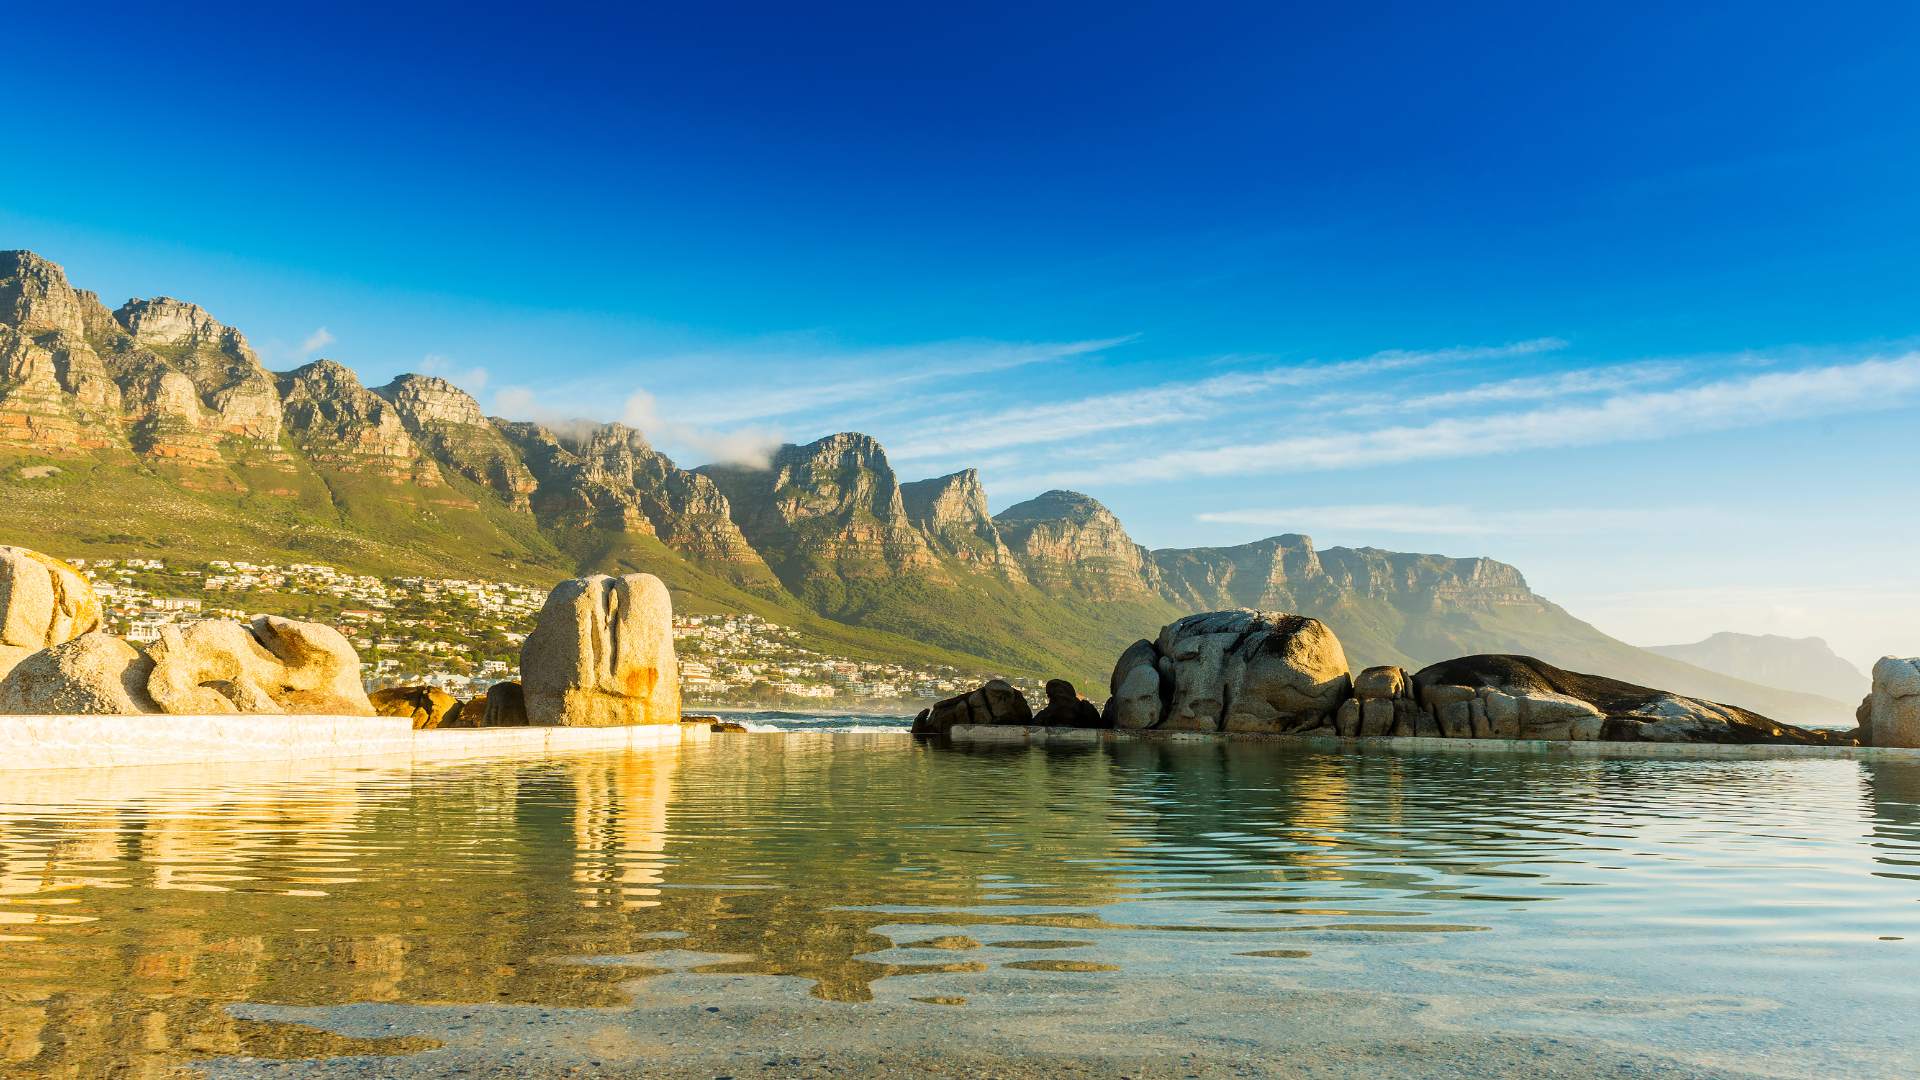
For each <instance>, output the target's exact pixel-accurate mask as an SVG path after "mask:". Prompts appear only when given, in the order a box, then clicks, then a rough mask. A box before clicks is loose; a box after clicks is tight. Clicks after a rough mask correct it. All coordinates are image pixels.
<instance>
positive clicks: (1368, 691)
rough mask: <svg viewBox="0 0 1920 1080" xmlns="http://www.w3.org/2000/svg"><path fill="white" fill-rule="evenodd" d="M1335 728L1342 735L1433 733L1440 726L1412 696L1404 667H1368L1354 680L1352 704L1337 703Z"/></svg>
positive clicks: (1408, 678)
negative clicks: (1338, 708) (1337, 710)
mask: <svg viewBox="0 0 1920 1080" xmlns="http://www.w3.org/2000/svg"><path fill="white" fill-rule="evenodd" d="M1335 728H1336V729H1337V731H1338V732H1339V734H1341V735H1400V736H1407V735H1415V736H1423V737H1426V736H1435V735H1439V734H1440V727H1439V724H1438V723H1437V721H1435V719H1434V718H1433V716H1432V714H1430V713H1428V712H1427V711H1426V710H1425V709H1423V708H1421V707H1420V703H1419V702H1418V701H1416V700H1415V699H1414V694H1413V677H1412V676H1410V675H1408V674H1407V671H1406V669H1405V668H1402V667H1395V666H1391V665H1389V666H1382V667H1370V668H1368V669H1366V670H1365V671H1362V672H1361V673H1360V674H1358V675H1356V676H1354V679H1353V698H1352V699H1351V707H1349V706H1348V705H1346V704H1343V705H1341V706H1340V712H1339V714H1338V718H1337V720H1336V722H1335Z"/></svg>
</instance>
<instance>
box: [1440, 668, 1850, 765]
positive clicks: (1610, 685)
mask: <svg viewBox="0 0 1920 1080" xmlns="http://www.w3.org/2000/svg"><path fill="white" fill-rule="evenodd" d="M1414 686H1415V689H1416V692H1417V694H1418V695H1419V698H1420V700H1421V702H1422V703H1423V704H1424V705H1425V706H1426V708H1427V709H1428V710H1429V711H1431V712H1432V713H1433V714H1434V715H1435V717H1436V718H1437V719H1438V721H1439V724H1440V727H1441V729H1442V732H1443V733H1444V734H1446V735H1448V736H1450V737H1455V738H1475V737H1479V738H1485V737H1488V736H1492V737H1495V738H1521V739H1559V740H1568V739H1571V740H1595V739H1605V740H1610V741H1616V742H1711V743H1804V744H1825V743H1834V742H1839V741H1841V736H1839V735H1838V733H1831V732H1822V731H1811V730H1808V729H1806V728H1799V727H1794V726H1792V725H1790V724H1781V723H1777V722H1775V721H1773V720H1770V719H1768V718H1767V717H1764V716H1761V715H1759V714H1757V713H1752V712H1748V711H1747V710H1745V709H1740V708H1736V707H1734V706H1731V705H1722V704H1720V703H1718V702H1712V701H1702V700H1700V699H1697V698H1689V697H1683V696H1681V695H1679V694H1673V693H1669V692H1667V691H1664V690H1655V689H1652V688H1650V687H1645V686H1635V685H1634V684H1632V683H1625V682H1621V681H1619V680H1617V679H1607V678H1602V677H1601V676H1598V675H1586V674H1582V673H1580V672H1575V671H1564V670H1562V669H1560V668H1557V667H1554V666H1553V665H1552V664H1548V663H1546V662H1544V661H1541V660H1537V659H1534V658H1533V657H1530V656H1512V655H1482V656H1465V657H1461V658H1460V659H1457V660H1448V661H1445V662H1443V663H1439V664H1434V665H1432V666H1431V667H1427V668H1423V669H1422V670H1421V671H1420V672H1419V673H1418V674H1417V675H1415V676H1414Z"/></svg>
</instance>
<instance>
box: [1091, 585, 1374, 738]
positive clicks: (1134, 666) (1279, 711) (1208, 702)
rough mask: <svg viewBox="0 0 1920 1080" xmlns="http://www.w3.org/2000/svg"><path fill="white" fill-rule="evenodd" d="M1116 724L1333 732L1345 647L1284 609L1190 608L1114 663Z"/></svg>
mask: <svg viewBox="0 0 1920 1080" xmlns="http://www.w3.org/2000/svg"><path fill="white" fill-rule="evenodd" d="M1111 685H1112V687H1113V693H1114V696H1115V698H1116V699H1117V703H1116V704H1115V706H1114V708H1113V711H1112V719H1113V722H1114V724H1115V726H1117V727H1123V728H1133V729H1143V728H1158V729H1161V730H1168V731H1247V732H1276V733H1282V734H1288V733H1299V732H1316V731H1320V730H1322V729H1324V730H1325V732H1326V733H1327V734H1333V733H1334V722H1335V716H1336V714H1337V712H1338V711H1339V709H1340V704H1341V702H1343V701H1345V700H1346V699H1347V698H1348V697H1349V696H1351V693H1352V680H1351V678H1350V677H1349V675H1348V672H1347V659H1346V654H1345V653H1344V652H1343V651H1341V648H1340V642H1339V640H1338V639H1337V638H1335V637H1334V635H1333V631H1331V630H1329V629H1327V627H1326V624H1324V623H1322V622H1320V621H1319V620H1318V619H1309V618H1306V617H1304V616H1300V615H1288V614H1284V613H1281V612H1259V611H1248V610H1238V611H1213V612H1206V613H1203V614H1199V615H1189V616H1188V617H1186V618H1184V619H1181V620H1179V621H1177V622H1173V623H1169V624H1168V625H1167V626H1165V627H1164V628H1162V629H1161V631H1160V636H1159V637H1158V638H1157V639H1156V640H1154V641H1153V642H1150V643H1149V642H1144V641H1143V642H1136V643H1135V644H1134V645H1133V646H1131V647H1130V648H1128V649H1127V651H1126V652H1125V653H1123V654H1122V655H1121V657H1120V662H1119V663H1118V664H1116V665H1115V666H1114V672H1113V677H1112V680H1111Z"/></svg>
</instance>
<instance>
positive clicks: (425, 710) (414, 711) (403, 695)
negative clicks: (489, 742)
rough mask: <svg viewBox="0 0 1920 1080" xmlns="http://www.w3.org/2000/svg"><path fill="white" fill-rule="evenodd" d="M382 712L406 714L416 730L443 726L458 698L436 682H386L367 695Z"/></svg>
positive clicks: (392, 714) (377, 709)
mask: <svg viewBox="0 0 1920 1080" xmlns="http://www.w3.org/2000/svg"><path fill="white" fill-rule="evenodd" d="M367 700H368V701H371V702H373V711H374V712H376V713H378V714H380V715H381V716H405V717H408V718H410V719H411V720H412V721H413V727H414V730H415V731H424V730H427V729H429V728H437V727H441V726H443V724H444V723H445V721H446V719H447V717H448V715H450V714H451V713H452V712H453V711H454V710H455V709H457V708H459V707H460V701H459V699H458V698H455V697H454V696H453V695H452V694H449V693H447V692H446V691H445V690H442V689H440V688H439V687H437V686H389V687H387V688H385V689H382V690H375V691H374V692H373V693H371V694H368V695H367Z"/></svg>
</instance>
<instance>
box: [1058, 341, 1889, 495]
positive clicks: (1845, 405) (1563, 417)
mask: <svg viewBox="0 0 1920 1080" xmlns="http://www.w3.org/2000/svg"><path fill="white" fill-rule="evenodd" d="M1917 396H1920V352H1907V353H1902V354H1900V355H1898V356H1893V357H1874V358H1871V359H1866V360H1860V361H1858V362H1855V363H1846V364H1834V365H1829V366H1825V367H1811V368H1803V369H1800V370H1797V371H1785V372H1769V373H1767V374H1762V375H1748V376H1742V377H1738V378H1730V379H1722V380H1718V381H1715V382H1708V383H1703V384H1700V385H1697V386H1691V387H1685V388H1680V389H1673V390H1663V391H1656V392H1647V393H1636V394H1620V395H1616V396H1614V397H1610V398H1607V399H1605V400H1603V401H1599V402H1595V403H1592V404H1583V405H1561V406H1554V407H1551V408H1540V409H1533V410H1528V411H1521V412H1512V413H1494V414H1489V415H1485V416H1477V417H1468V418H1450V419H1446V420H1438V421H1434V422H1432V423H1428V424H1419V425H1407V426H1396V427H1385V428H1375V429H1373V430H1356V431H1332V432H1329V433H1326V434H1315V435H1293V436H1287V437H1284V438H1279V439H1266V440H1260V441H1256V442H1236V443H1223V444H1220V445H1216V446H1211V447H1202V448H1197V449H1191V450H1172V451H1167V452H1165V453H1161V454H1145V455H1135V456H1132V457H1129V458H1127V459H1125V460H1123V461H1114V462H1111V463H1109V465H1108V466H1107V467H1105V468H1101V469H1089V470H1079V471H1069V472H1063V473H1057V474H1054V475H1051V476H1047V477H1043V478H1041V479H1040V480H1039V481H1037V482H1040V483H1047V484H1086V483H1121V482H1129V481H1131V482H1139V481H1148V480H1170V479H1189V478H1194V477H1202V476H1238V475H1255V474H1271V473H1284V472H1310V471H1319V470H1327V469H1345V468H1358V467H1363V466H1370V465H1393V464H1400V463H1404V462H1409V461H1422V460H1434V459H1446V458H1463V457H1484V456H1488V455H1496V454H1509V453H1517V452H1520V451H1525V450H1541V449H1552V448H1558V447H1571V446H1591V445H1598V444H1603V443H1614V442H1629V441H1644V440H1650V439H1663V438H1671V437H1673V436H1677V435H1689V434H1698V433H1701V432H1709V431H1724V430H1728V429H1733V428H1743V427H1754V426H1758V425H1762V424H1769V423H1773V422H1775V421H1779V420H1788V419H1795V418H1801V417H1809V416H1823V415H1830V414H1833V413H1836V412H1846V411H1853V410H1863V409H1884V408H1894V407H1898V406H1901V405H1906V404H1910V403H1911V402H1912V401H1913V400H1914V399H1915V398H1916V397H1917Z"/></svg>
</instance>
